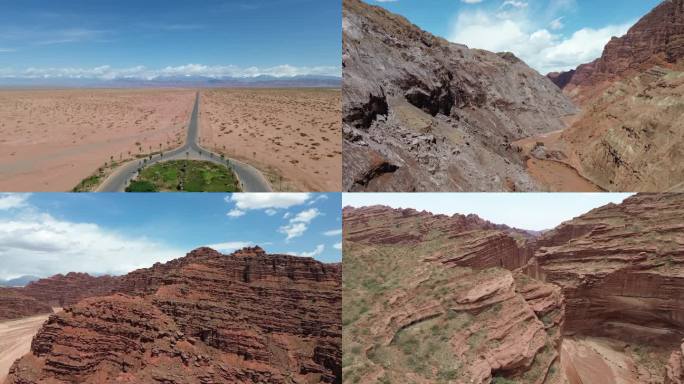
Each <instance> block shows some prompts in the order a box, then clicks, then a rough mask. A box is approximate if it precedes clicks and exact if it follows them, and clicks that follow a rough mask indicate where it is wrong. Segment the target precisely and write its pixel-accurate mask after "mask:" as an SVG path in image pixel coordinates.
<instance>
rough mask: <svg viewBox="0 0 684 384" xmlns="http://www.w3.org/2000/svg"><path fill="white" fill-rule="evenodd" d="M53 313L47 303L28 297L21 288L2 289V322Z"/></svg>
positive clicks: (0, 297) (0, 311)
mask: <svg viewBox="0 0 684 384" xmlns="http://www.w3.org/2000/svg"><path fill="white" fill-rule="evenodd" d="M45 313H52V307H51V306H49V305H48V304H46V303H43V302H41V301H38V300H36V299H35V298H33V297H30V296H26V295H25V294H23V293H22V291H21V289H19V288H0V321H4V320H13V319H19V318H22V317H29V316H35V315H40V314H45Z"/></svg>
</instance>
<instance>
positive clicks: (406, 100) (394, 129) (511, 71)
mask: <svg viewBox="0 0 684 384" xmlns="http://www.w3.org/2000/svg"><path fill="white" fill-rule="evenodd" d="M342 32H343V52H342V64H343V69H344V77H343V94H342V96H343V137H344V141H343V146H344V161H343V164H344V173H343V185H344V189H345V190H348V191H475V190H477V191H482V190H487V191H512V190H538V189H539V187H538V186H537V185H536V183H535V181H534V180H533V179H531V178H530V176H529V175H527V173H526V171H525V169H524V161H523V159H522V157H521V156H520V155H519V153H518V152H517V151H516V150H515V149H513V148H512V146H511V142H513V141H515V140H518V139H521V138H524V137H528V136H532V135H536V134H540V133H545V132H550V131H554V130H558V129H561V128H563V127H565V125H564V123H563V122H562V121H561V118H562V117H564V116H567V115H570V114H572V113H574V112H576V108H575V107H574V106H573V104H572V103H571V101H570V100H569V99H568V98H567V97H566V96H565V95H563V93H562V92H561V91H560V90H559V89H558V87H556V86H555V85H554V84H553V83H552V82H551V81H550V80H549V79H548V78H546V77H544V76H541V75H539V73H537V72H536V71H535V70H533V69H531V68H529V67H528V66H527V65H526V64H525V63H523V62H522V61H521V60H519V59H518V58H517V57H515V55H513V54H512V53H509V52H506V53H493V52H487V51H484V50H478V49H469V48H468V47H466V46H464V45H460V44H453V43H450V42H448V41H446V40H444V39H442V38H439V37H435V36H433V35H431V34H429V33H427V32H424V31H422V30H420V29H419V28H418V27H416V26H415V25H412V24H411V23H410V22H409V21H408V20H406V19H404V18H403V17H400V16H398V15H395V14H392V13H390V12H388V11H386V10H384V9H382V8H380V7H375V6H370V5H367V4H365V3H363V2H362V1H359V0H344V1H343V19H342Z"/></svg>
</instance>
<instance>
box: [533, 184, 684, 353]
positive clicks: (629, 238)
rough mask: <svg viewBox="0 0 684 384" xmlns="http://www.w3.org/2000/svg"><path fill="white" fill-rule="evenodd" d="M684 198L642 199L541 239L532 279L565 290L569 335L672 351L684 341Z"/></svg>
mask: <svg viewBox="0 0 684 384" xmlns="http://www.w3.org/2000/svg"><path fill="white" fill-rule="evenodd" d="M682 217H684V195H682V194H665V195H648V194H644V195H637V196H634V197H631V198H628V199H627V200H625V201H624V202H623V203H622V204H619V205H613V204H611V205H607V206H604V207H601V208H598V209H595V210H593V211H591V212H589V213H587V214H585V215H582V216H580V217H578V218H576V219H573V220H571V221H568V222H566V223H563V224H562V225H560V226H559V227H557V228H556V229H555V230H553V231H551V232H549V233H548V234H545V235H544V236H543V237H542V239H540V240H539V244H540V246H541V247H540V248H539V249H538V250H537V251H536V252H535V254H534V259H533V260H531V262H530V264H529V273H530V274H531V275H532V276H535V277H539V278H541V279H543V280H545V281H547V282H552V283H555V284H557V285H559V286H560V287H562V288H563V292H564V295H565V297H566V300H567V308H568V310H567V315H566V320H565V321H566V328H565V330H566V332H567V333H571V334H572V333H580V334H584V335H595V336H603V337H611V338H615V339H620V340H626V341H635V342H641V343H647V344H650V345H658V346H665V347H670V348H674V347H678V346H679V345H680V344H681V339H682V338H684V303H682V300H681V298H682V297H684V223H683V222H682Z"/></svg>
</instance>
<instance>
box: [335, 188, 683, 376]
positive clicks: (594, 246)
mask: <svg viewBox="0 0 684 384" xmlns="http://www.w3.org/2000/svg"><path fill="white" fill-rule="evenodd" d="M683 214H684V195H681V194H639V195H635V196H632V197H629V198H627V199H626V200H625V201H624V202H623V203H621V204H609V205H606V206H603V207H600V208H596V209H594V210H592V211H590V212H587V213H586V214H583V215H581V216H579V217H577V218H574V219H572V220H569V221H566V222H564V223H562V224H560V225H559V226H557V227H556V228H554V229H552V230H548V231H544V232H533V231H525V230H521V229H515V228H509V227H506V226H502V225H497V224H493V223H490V222H488V221H485V220H483V219H481V218H479V217H477V216H475V215H469V216H463V215H459V214H455V215H453V216H445V215H433V214H431V213H428V212H419V211H416V210H413V209H392V208H388V207H384V206H369V207H360V208H351V207H346V208H345V209H344V239H345V243H344V247H345V248H344V255H345V274H344V277H343V324H344V330H343V351H344V352H343V356H344V357H343V372H344V378H345V382H348V383H375V382H381V383H433V382H447V381H448V382H455V383H492V382H493V383H510V382H516V383H570V384H580V383H582V384H585V383H654V384H655V383H668V384H669V383H681V382H682V380H684V373H683V372H684V371H683V369H682V367H683V366H682V339H683V338H684V326H683V325H684V324H682V321H684V301H682V297H684V294H683V293H684V268H682V261H683V260H684V259H683V257H684V225H683V224H682V223H681V217H682V215H683Z"/></svg>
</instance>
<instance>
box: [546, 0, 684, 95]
mask: <svg viewBox="0 0 684 384" xmlns="http://www.w3.org/2000/svg"><path fill="white" fill-rule="evenodd" d="M683 21H684V1H682V0H665V1H663V2H662V3H661V4H660V5H658V6H657V7H656V8H655V9H653V10H652V11H651V12H650V13H648V14H647V15H646V16H644V17H643V18H641V19H640V20H639V22H637V23H636V24H635V25H634V26H632V28H630V29H629V31H628V32H627V34H626V35H624V36H622V37H613V39H612V40H611V41H610V42H608V44H607V45H606V46H605V48H604V50H603V54H602V55H601V57H600V58H598V59H596V60H595V61H593V62H592V63H589V64H583V65H580V66H579V67H578V68H577V69H576V70H573V71H570V72H565V73H560V74H558V73H554V74H550V76H549V77H550V78H551V79H552V80H553V81H554V82H555V83H556V84H557V85H559V86H560V87H561V88H564V89H565V90H566V92H567V93H569V94H570V95H572V96H573V97H574V98H577V99H579V100H587V99H588V98H590V97H591V95H592V94H595V93H596V92H597V91H598V90H600V89H601V88H602V87H605V86H606V85H607V84H610V83H612V82H613V81H615V80H618V79H624V78H630V77H632V76H633V75H638V74H641V73H643V72H645V71H646V70H648V69H650V68H653V67H656V66H661V67H666V68H667V67H670V66H673V65H676V64H677V63H678V62H679V61H680V60H681V59H682V58H684V22H683Z"/></svg>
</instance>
